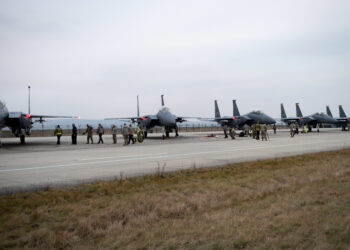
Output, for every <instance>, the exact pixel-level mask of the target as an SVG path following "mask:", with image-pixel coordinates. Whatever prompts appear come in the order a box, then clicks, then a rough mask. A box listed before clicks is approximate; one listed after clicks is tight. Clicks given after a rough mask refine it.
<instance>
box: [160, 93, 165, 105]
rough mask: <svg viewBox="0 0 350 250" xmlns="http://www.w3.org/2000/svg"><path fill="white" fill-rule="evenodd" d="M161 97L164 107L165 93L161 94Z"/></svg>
mask: <svg viewBox="0 0 350 250" xmlns="http://www.w3.org/2000/svg"><path fill="white" fill-rule="evenodd" d="M160 97H161V99H162V107H164V95H161V96H160Z"/></svg>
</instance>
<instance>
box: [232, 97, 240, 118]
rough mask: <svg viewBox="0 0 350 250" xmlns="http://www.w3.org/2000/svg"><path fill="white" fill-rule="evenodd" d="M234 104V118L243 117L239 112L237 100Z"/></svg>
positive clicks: (233, 101)
mask: <svg viewBox="0 0 350 250" xmlns="http://www.w3.org/2000/svg"><path fill="white" fill-rule="evenodd" d="M232 103H233V116H241V114H240V113H239V110H238V106H237V103H236V100H232Z"/></svg>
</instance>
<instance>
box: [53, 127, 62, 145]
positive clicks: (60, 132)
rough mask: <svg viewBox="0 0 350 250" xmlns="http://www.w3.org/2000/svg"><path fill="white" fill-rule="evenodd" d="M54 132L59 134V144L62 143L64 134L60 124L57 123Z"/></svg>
mask: <svg viewBox="0 0 350 250" xmlns="http://www.w3.org/2000/svg"><path fill="white" fill-rule="evenodd" d="M54 134H55V135H56V136H57V144H58V145H60V144H61V136H62V134H63V132H62V129H61V128H60V125H57V127H56V129H55V132H54Z"/></svg>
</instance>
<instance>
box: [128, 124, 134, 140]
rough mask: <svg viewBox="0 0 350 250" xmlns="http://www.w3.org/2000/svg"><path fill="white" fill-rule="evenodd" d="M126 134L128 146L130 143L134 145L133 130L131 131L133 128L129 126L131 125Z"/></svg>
mask: <svg viewBox="0 0 350 250" xmlns="http://www.w3.org/2000/svg"><path fill="white" fill-rule="evenodd" d="M128 134H129V141H128V144H130V141H132V144H135V140H134V129H133V127H132V126H131V124H130V125H129V129H128Z"/></svg>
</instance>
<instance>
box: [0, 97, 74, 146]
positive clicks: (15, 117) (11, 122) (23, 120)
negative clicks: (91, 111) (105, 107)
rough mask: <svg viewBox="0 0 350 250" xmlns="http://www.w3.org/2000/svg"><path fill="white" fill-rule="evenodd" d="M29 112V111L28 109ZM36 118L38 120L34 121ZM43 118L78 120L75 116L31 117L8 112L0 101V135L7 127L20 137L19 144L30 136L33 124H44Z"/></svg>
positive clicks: (30, 115)
mask: <svg viewBox="0 0 350 250" xmlns="http://www.w3.org/2000/svg"><path fill="white" fill-rule="evenodd" d="M29 110H30V109H29ZM35 118H38V120H34V121H33V119H35ZM43 118H78V117H76V116H52V115H32V114H30V111H29V112H28V114H26V113H22V112H9V111H8V109H7V107H6V105H5V103H3V102H1V101H0V134H1V129H2V128H4V127H9V128H10V129H11V131H12V133H13V134H14V135H15V136H16V137H20V140H21V143H22V144H24V143H25V135H30V133H31V128H32V127H33V123H34V122H40V123H42V122H44V121H45V120H44V119H43ZM0 139H1V138H0Z"/></svg>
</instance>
